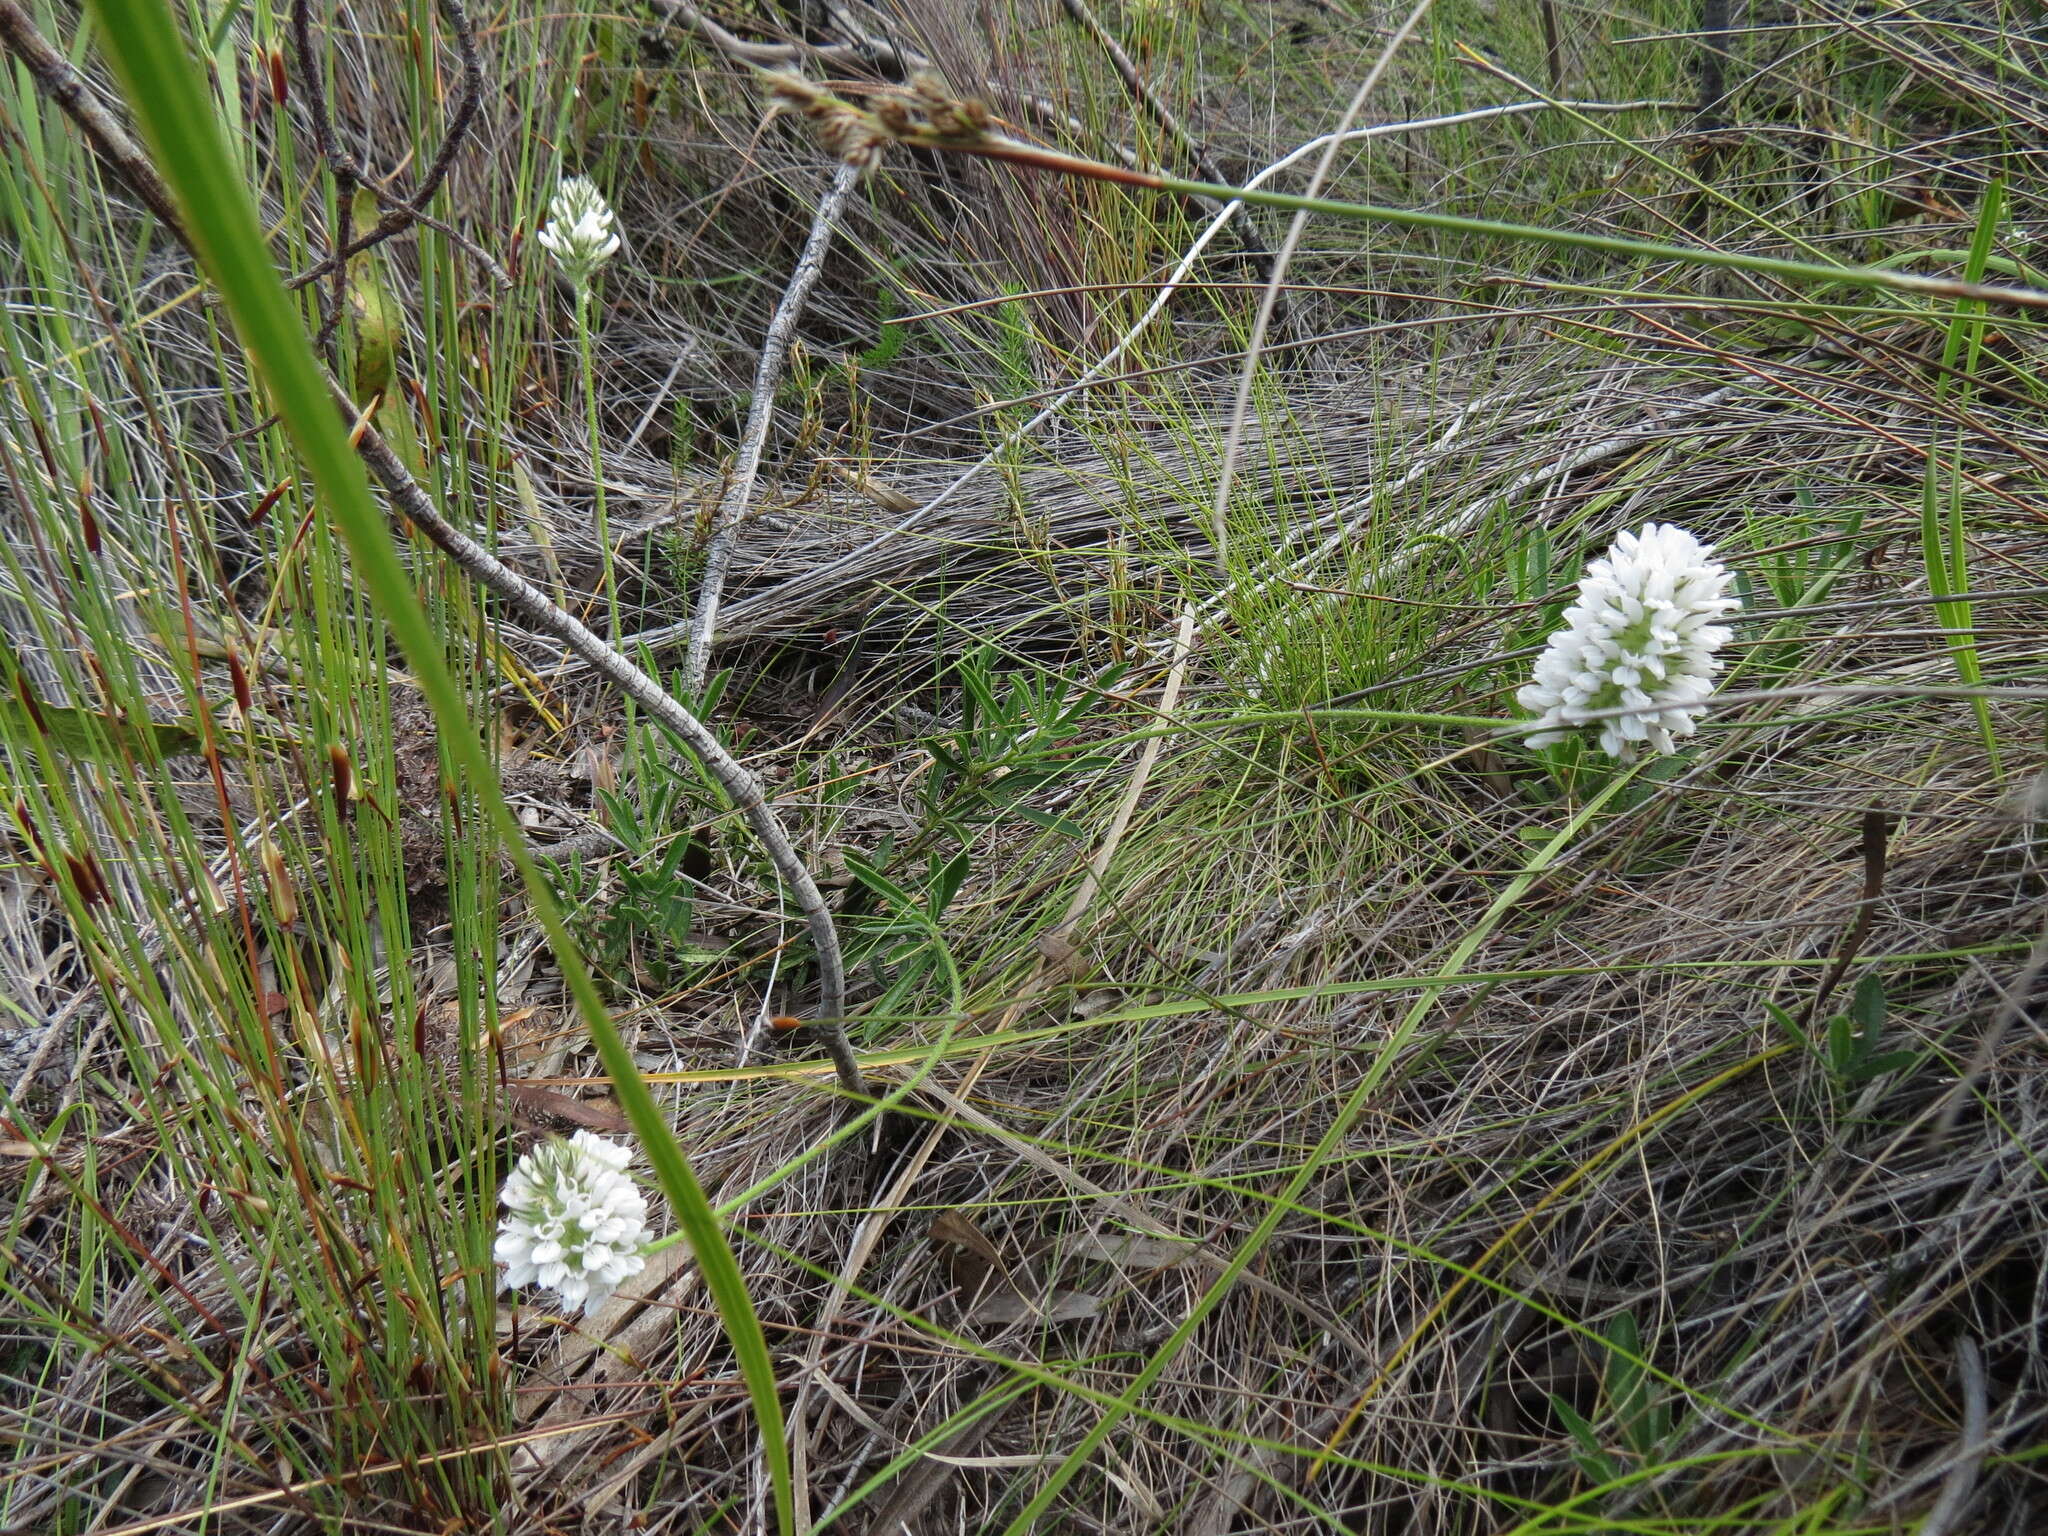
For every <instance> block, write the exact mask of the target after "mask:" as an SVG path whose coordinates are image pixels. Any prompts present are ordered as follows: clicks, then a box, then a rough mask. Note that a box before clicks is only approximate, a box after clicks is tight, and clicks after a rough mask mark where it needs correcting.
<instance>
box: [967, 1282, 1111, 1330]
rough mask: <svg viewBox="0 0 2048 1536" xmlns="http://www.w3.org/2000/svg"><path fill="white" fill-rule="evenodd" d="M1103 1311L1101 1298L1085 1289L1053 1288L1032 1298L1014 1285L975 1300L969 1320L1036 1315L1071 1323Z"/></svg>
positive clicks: (1017, 1319) (1019, 1318) (1019, 1319)
mask: <svg viewBox="0 0 2048 1536" xmlns="http://www.w3.org/2000/svg"><path fill="white" fill-rule="evenodd" d="M1101 1311H1102V1298H1101V1297H1100V1296H1091V1295H1089V1294H1088V1292H1086V1291H1054V1292H1053V1293H1052V1295H1051V1296H1050V1297H1047V1298H1044V1299H1042V1300H1039V1301H1033V1300H1031V1299H1030V1298H1029V1297H1027V1296H1025V1295H1023V1294H1022V1293H1021V1292H1019V1291H1018V1290H1017V1289H1016V1288H1015V1287H1013V1286H1008V1285H1005V1286H1001V1287H999V1288H997V1289H996V1290H994V1291H991V1292H990V1293H989V1294H988V1295H986V1296H984V1297H983V1298H982V1299H981V1300H980V1301H978V1302H977V1303H975V1306H974V1310H973V1311H971V1312H969V1313H968V1314H967V1321H968V1322H970V1323H1017V1322H1022V1321H1023V1320H1024V1319H1025V1318H1027V1317H1028V1318H1035V1319H1037V1320H1038V1321H1039V1322H1045V1323H1073V1322H1079V1321H1080V1320H1081V1319H1083V1318H1089V1317H1094V1316H1095V1315H1096V1314H1098V1313H1099V1312H1101Z"/></svg>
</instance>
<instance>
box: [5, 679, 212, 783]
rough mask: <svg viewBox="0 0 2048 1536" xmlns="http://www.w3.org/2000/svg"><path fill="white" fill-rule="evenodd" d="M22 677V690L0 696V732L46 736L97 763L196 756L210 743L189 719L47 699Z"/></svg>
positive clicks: (11, 736) (10, 736)
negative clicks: (162, 721)
mask: <svg viewBox="0 0 2048 1536" xmlns="http://www.w3.org/2000/svg"><path fill="white" fill-rule="evenodd" d="M26 688H27V683H26V680H25V679H19V678H18V679H17V680H16V696H15V697H14V698H11V699H9V698H0V737H5V738H6V739H7V740H10V741H34V740H36V739H37V738H38V737H40V738H41V739H42V740H43V741H44V742H45V743H47V744H48V745H50V746H52V747H55V748H56V749H57V750H58V751H59V752H62V753H63V754H64V755H65V756H66V757H76V758H83V759H85V760H86V761H88V762H94V763H125V762H138V763H148V762H151V761H154V760H155V759H156V758H164V757H191V756H193V755H195V754H196V753H198V752H201V751H203V750H204V749H205V743H204V741H203V740H202V739H201V738H200V735H199V733H198V732H197V731H195V730H193V729H192V728H191V727H189V726H184V725H159V724H157V723H156V722H154V721H146V720H145V721H136V720H130V719H129V718H127V717H126V716H125V715H106V714H101V713H100V712H99V711H98V710H93V709H78V708H75V707H73V706H71V705H68V704H45V703H43V702H42V701H41V700H40V699H38V698H36V697H35V695H34V694H33V693H28V692H25V691H24V690H26Z"/></svg>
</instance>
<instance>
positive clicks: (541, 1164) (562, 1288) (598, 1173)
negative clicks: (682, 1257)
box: [495, 1131, 647, 1312]
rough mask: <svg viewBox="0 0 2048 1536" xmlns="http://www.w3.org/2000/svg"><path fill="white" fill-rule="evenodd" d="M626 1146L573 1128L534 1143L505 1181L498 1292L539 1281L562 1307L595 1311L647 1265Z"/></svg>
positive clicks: (643, 1219) (641, 1202)
mask: <svg viewBox="0 0 2048 1536" xmlns="http://www.w3.org/2000/svg"><path fill="white" fill-rule="evenodd" d="M632 1155H633V1154H632V1151H631V1149H630V1148H627V1147H622V1146H620V1145H618V1144H617V1143H616V1142H610V1141H606V1140H605V1139H604V1138H603V1137H602V1136H597V1135H593V1134H592V1133H591V1132H589V1131H578V1132H577V1133H576V1134H575V1136H573V1137H572V1138H570V1139H569V1140H568V1141H561V1140H556V1141H550V1142H547V1143H546V1144H544V1145H542V1146H538V1147H535V1148H534V1149H533V1150H532V1151H531V1152H528V1153H527V1154H526V1155H525V1156H524V1157H522V1158H520V1159H519V1161H518V1163H517V1164H516V1165H515V1166H514V1167H513V1169H512V1176H511V1177H510V1178H508V1179H506V1180H505V1191H504V1197H503V1198H504V1201H505V1214H504V1216H503V1217H502V1218H500V1220H499V1222H498V1242H497V1247H496V1250H495V1251H496V1255H497V1260H498V1263H499V1265H500V1266H502V1267H503V1269H504V1271H505V1273H504V1278H503V1280H502V1283H501V1284H500V1286H499V1289H501V1290H507V1291H510V1290H516V1289H518V1288H519V1287H520V1286H523V1285H532V1284H534V1283H535V1282H536V1281H537V1282H539V1283H540V1284H541V1285H544V1286H546V1287H548V1288H549V1289H550V1290H552V1291H554V1292H555V1293H556V1294H557V1295H558V1296H560V1297H561V1301H562V1306H563V1308H564V1309H565V1310H567V1311H574V1310H575V1309H577V1308H578V1307H581V1308H582V1309H583V1310H584V1311H585V1312H594V1311H596V1310H597V1308H599V1307H600V1306H602V1305H604V1302H605V1300H606V1299H607V1298H608V1297H609V1296H610V1295H611V1293H612V1292H613V1291H614V1290H616V1289H617V1288H618V1285H619V1282H620V1281H622V1280H624V1279H626V1278H627V1277H628V1276H631V1275H637V1274H639V1273H640V1271H641V1270H642V1269H644V1268H645V1267H646V1265H647V1259H646V1250H647V1200H646V1197H645V1196H643V1195H642V1194H641V1193H640V1191H639V1189H638V1188H636V1187H635V1186H634V1183H633V1180H632V1179H631V1178H630V1177H629V1176H628V1175H627V1173H626V1164H627V1162H628V1161H630V1160H631V1158H632Z"/></svg>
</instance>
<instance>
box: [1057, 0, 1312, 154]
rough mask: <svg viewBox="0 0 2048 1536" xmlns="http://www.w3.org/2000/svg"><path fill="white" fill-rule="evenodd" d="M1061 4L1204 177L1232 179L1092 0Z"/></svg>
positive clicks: (1141, 104) (1125, 86)
mask: <svg viewBox="0 0 2048 1536" xmlns="http://www.w3.org/2000/svg"><path fill="white" fill-rule="evenodd" d="M1060 4H1061V5H1062V6H1064V7H1065V8H1066V12H1067V14H1068V15H1069V16H1071V17H1073V18H1074V20H1075V22H1076V23H1078V24H1079V25H1080V27H1081V28H1082V29H1083V30H1084V31H1086V32H1087V34H1088V35H1089V36H1090V37H1092V38H1094V39H1095V41H1096V43H1097V44H1098V45H1099V46H1100V47H1101V49H1102V51H1103V52H1104V53H1106V54H1108V55H1109V62H1110V63H1111V64H1113V65H1115V66H1116V72H1117V74H1118V75H1119V76H1120V77H1121V78H1122V80H1123V82H1124V89H1125V90H1127V91H1129V92H1130V93H1131V99H1132V100H1133V101H1135V102H1136V103H1137V104H1138V105H1139V106H1140V107H1142V108H1144V110H1145V113H1146V115H1147V116H1148V117H1150V118H1151V119H1152V121H1153V122H1155V123H1157V124H1158V125H1159V126H1160V127H1161V128H1162V129H1164V130H1165V132H1166V136H1167V137H1168V138H1170V139H1172V140H1173V142H1174V143H1175V144H1176V145H1178V146H1179V148H1180V152H1181V153H1182V154H1184V155H1186V156H1187V157H1188V160H1189V161H1190V162H1191V163H1192V164H1193V165H1194V167H1195V169H1196V170H1198V171H1200V172H1201V173H1202V179H1203V180H1204V181H1227V180H1229V178H1228V177H1226V176H1225V175H1224V174H1223V173H1222V172H1221V171H1219V170H1218V169H1217V168H1216V163H1215V162H1214V161H1213V160H1211V159H1210V158H1209V154H1208V151H1207V150H1205V149H1203V148H1202V145H1201V142H1200V141H1199V140H1198V139H1196V137H1195V136H1194V135H1193V134H1192V133H1189V132H1188V130H1187V129H1186V127H1184V126H1183V125H1182V123H1181V120H1180V119H1179V118H1177V117H1175V116H1174V115H1173V112H1172V111H1171V110H1170V109H1169V108H1168V107H1167V105H1166V103H1165V102H1163V101H1161V100H1160V99H1159V98H1158V96H1156V95H1155V94H1153V91H1152V88H1151V87H1150V86H1148V85H1147V84H1145V82H1144V79H1143V78H1142V77H1141V76H1140V75H1139V74H1138V66H1137V65H1136V64H1134V63H1132V62H1131V56H1130V55H1129V54H1128V53H1125V52H1124V49H1123V45H1122V44H1121V43H1119V42H1118V41H1117V40H1116V36H1115V34H1113V33H1112V32H1111V31H1110V30H1109V28H1107V27H1105V26H1104V25H1103V24H1102V22H1101V21H1100V20H1099V19H1098V18H1097V17H1096V14H1095V12H1094V11H1093V10H1092V9H1091V8H1090V7H1089V5H1088V0H1060ZM1347 126H1348V125H1347Z"/></svg>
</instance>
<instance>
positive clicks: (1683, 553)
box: [1515, 523, 1739, 762]
mask: <svg viewBox="0 0 2048 1536" xmlns="http://www.w3.org/2000/svg"><path fill="white" fill-rule="evenodd" d="M1713 552H1714V551H1713V548H1712V546H1711V545H1703V544H1701V543H1700V541H1699V540H1698V539H1696V538H1694V537H1693V536H1692V535H1691V534H1690V533H1687V532H1686V531H1685V530H1684V529H1683V528H1679V527H1675V526H1673V525H1672V524H1669V523H1649V524H1646V525H1645V526H1644V528H1643V531H1642V532H1641V533H1623V534H1622V535H1621V536H1620V537H1618V538H1617V539H1615V541H1614V544H1613V546H1612V547H1611V548H1610V549H1609V550H1608V551H1607V553H1606V554H1605V555H1604V556H1602V557H1601V558H1600V559H1598V560H1595V561H1594V562H1593V563H1592V564H1591V565H1589V566H1587V567H1586V576H1585V579H1584V580H1583V581H1581V582H1580V583H1579V600H1578V601H1577V602H1575V603H1573V604H1572V606H1571V607H1570V608H1569V609H1567V610H1566V612H1565V622H1566V624H1567V626H1568V627H1567V628H1564V629H1560V630H1559V631H1558V632H1557V633H1556V634H1554V635H1552V636H1551V637H1550V644H1549V646H1548V647H1547V648H1546V649H1545V650H1544V652H1543V655H1542V656H1541V657H1540V658H1538V660H1537V662H1536V680H1535V681H1534V682H1532V683H1530V684H1528V685H1527V686H1526V687H1524V688H1523V689H1522V690H1521V692H1519V693H1517V694H1516V695H1515V699H1516V702H1518V703H1519V704H1520V705H1521V706H1522V707H1523V708H1524V709H1527V710H1531V711H1533V712H1535V713H1536V714H1538V715H1540V716H1541V717H1542V718H1541V719H1539V720H1538V721H1537V722H1536V723H1537V724H1538V725H1539V726H1540V727H1542V729H1540V730H1539V731H1537V732H1536V733H1535V734H1534V735H1532V736H1530V737H1529V738H1528V741H1529V744H1530V745H1531V746H1537V747H1540V746H1545V745H1547V744H1549V743H1550V742H1553V741H1560V740H1562V739H1563V738H1565V737H1566V736H1569V735H1570V734H1571V733H1572V732H1573V731H1574V730H1576V729H1577V728H1579V727H1581V726H1585V725H1598V726H1599V727H1600V746H1601V749H1602V750H1603V751H1605V752H1607V753H1609V754H1610V755H1612V756H1614V757H1618V758H1620V759H1622V760H1623V761H1624V762H1625V761H1627V760H1628V759H1629V758H1630V757H1632V756H1633V755H1634V752H1635V749H1636V746H1637V744H1638V743H1647V744H1648V745H1649V746H1650V747H1651V748H1653V749H1654V750H1655V751H1657V752H1659V753H1669V752H1672V751H1675V750H1676V747H1675V746H1674V744H1673V742H1672V738H1673V737H1674V736H1690V735H1691V734H1692V733H1693V731H1694V730H1695V729H1696V728H1697V726H1698V724H1699V716H1700V714H1701V712H1702V711H1703V710H1704V709H1705V707H1706V700H1707V696H1708V695H1709V694H1711V693H1712V692H1713V691H1714V675H1715V673H1717V672H1719V671H1720V670H1721V663H1720V662H1719V661H1717V660H1715V658H1714V652H1715V651H1717V650H1719V649H1720V648H1721V646H1723V645H1724V644H1726V643H1727V640H1728V631H1727V630H1726V629H1725V628H1723V627H1722V626H1721V625H1719V624H1717V623H1715V622H1714V621H1715V620H1717V619H1720V618H1722V617H1724V616H1726V615H1727V614H1728V612H1729V611H1730V610H1731V609H1734V608H1736V607H1738V606H1739V604H1738V603H1737V602H1736V600H1735V599H1734V598H1732V597H1729V596H1727V595H1726V592H1727V588H1728V583H1729V581H1730V580H1731V579H1732V578H1731V577H1730V575H1729V572H1728V569H1727V567H1725V566H1723V565H1721V564H1719V563H1718V562H1716V561H1712V560H1709V559H1708V558H1707V556H1709V555H1711V554H1712V553H1713ZM1612 709H1618V710H1623V711H1625V713H1622V714H1618V715H1609V716H1607V717H1606V718H1604V719H1598V720H1595V719H1592V718H1589V717H1590V716H1592V715H1594V714H1596V713H1597V712H1598V711H1601V710H1612Z"/></svg>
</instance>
